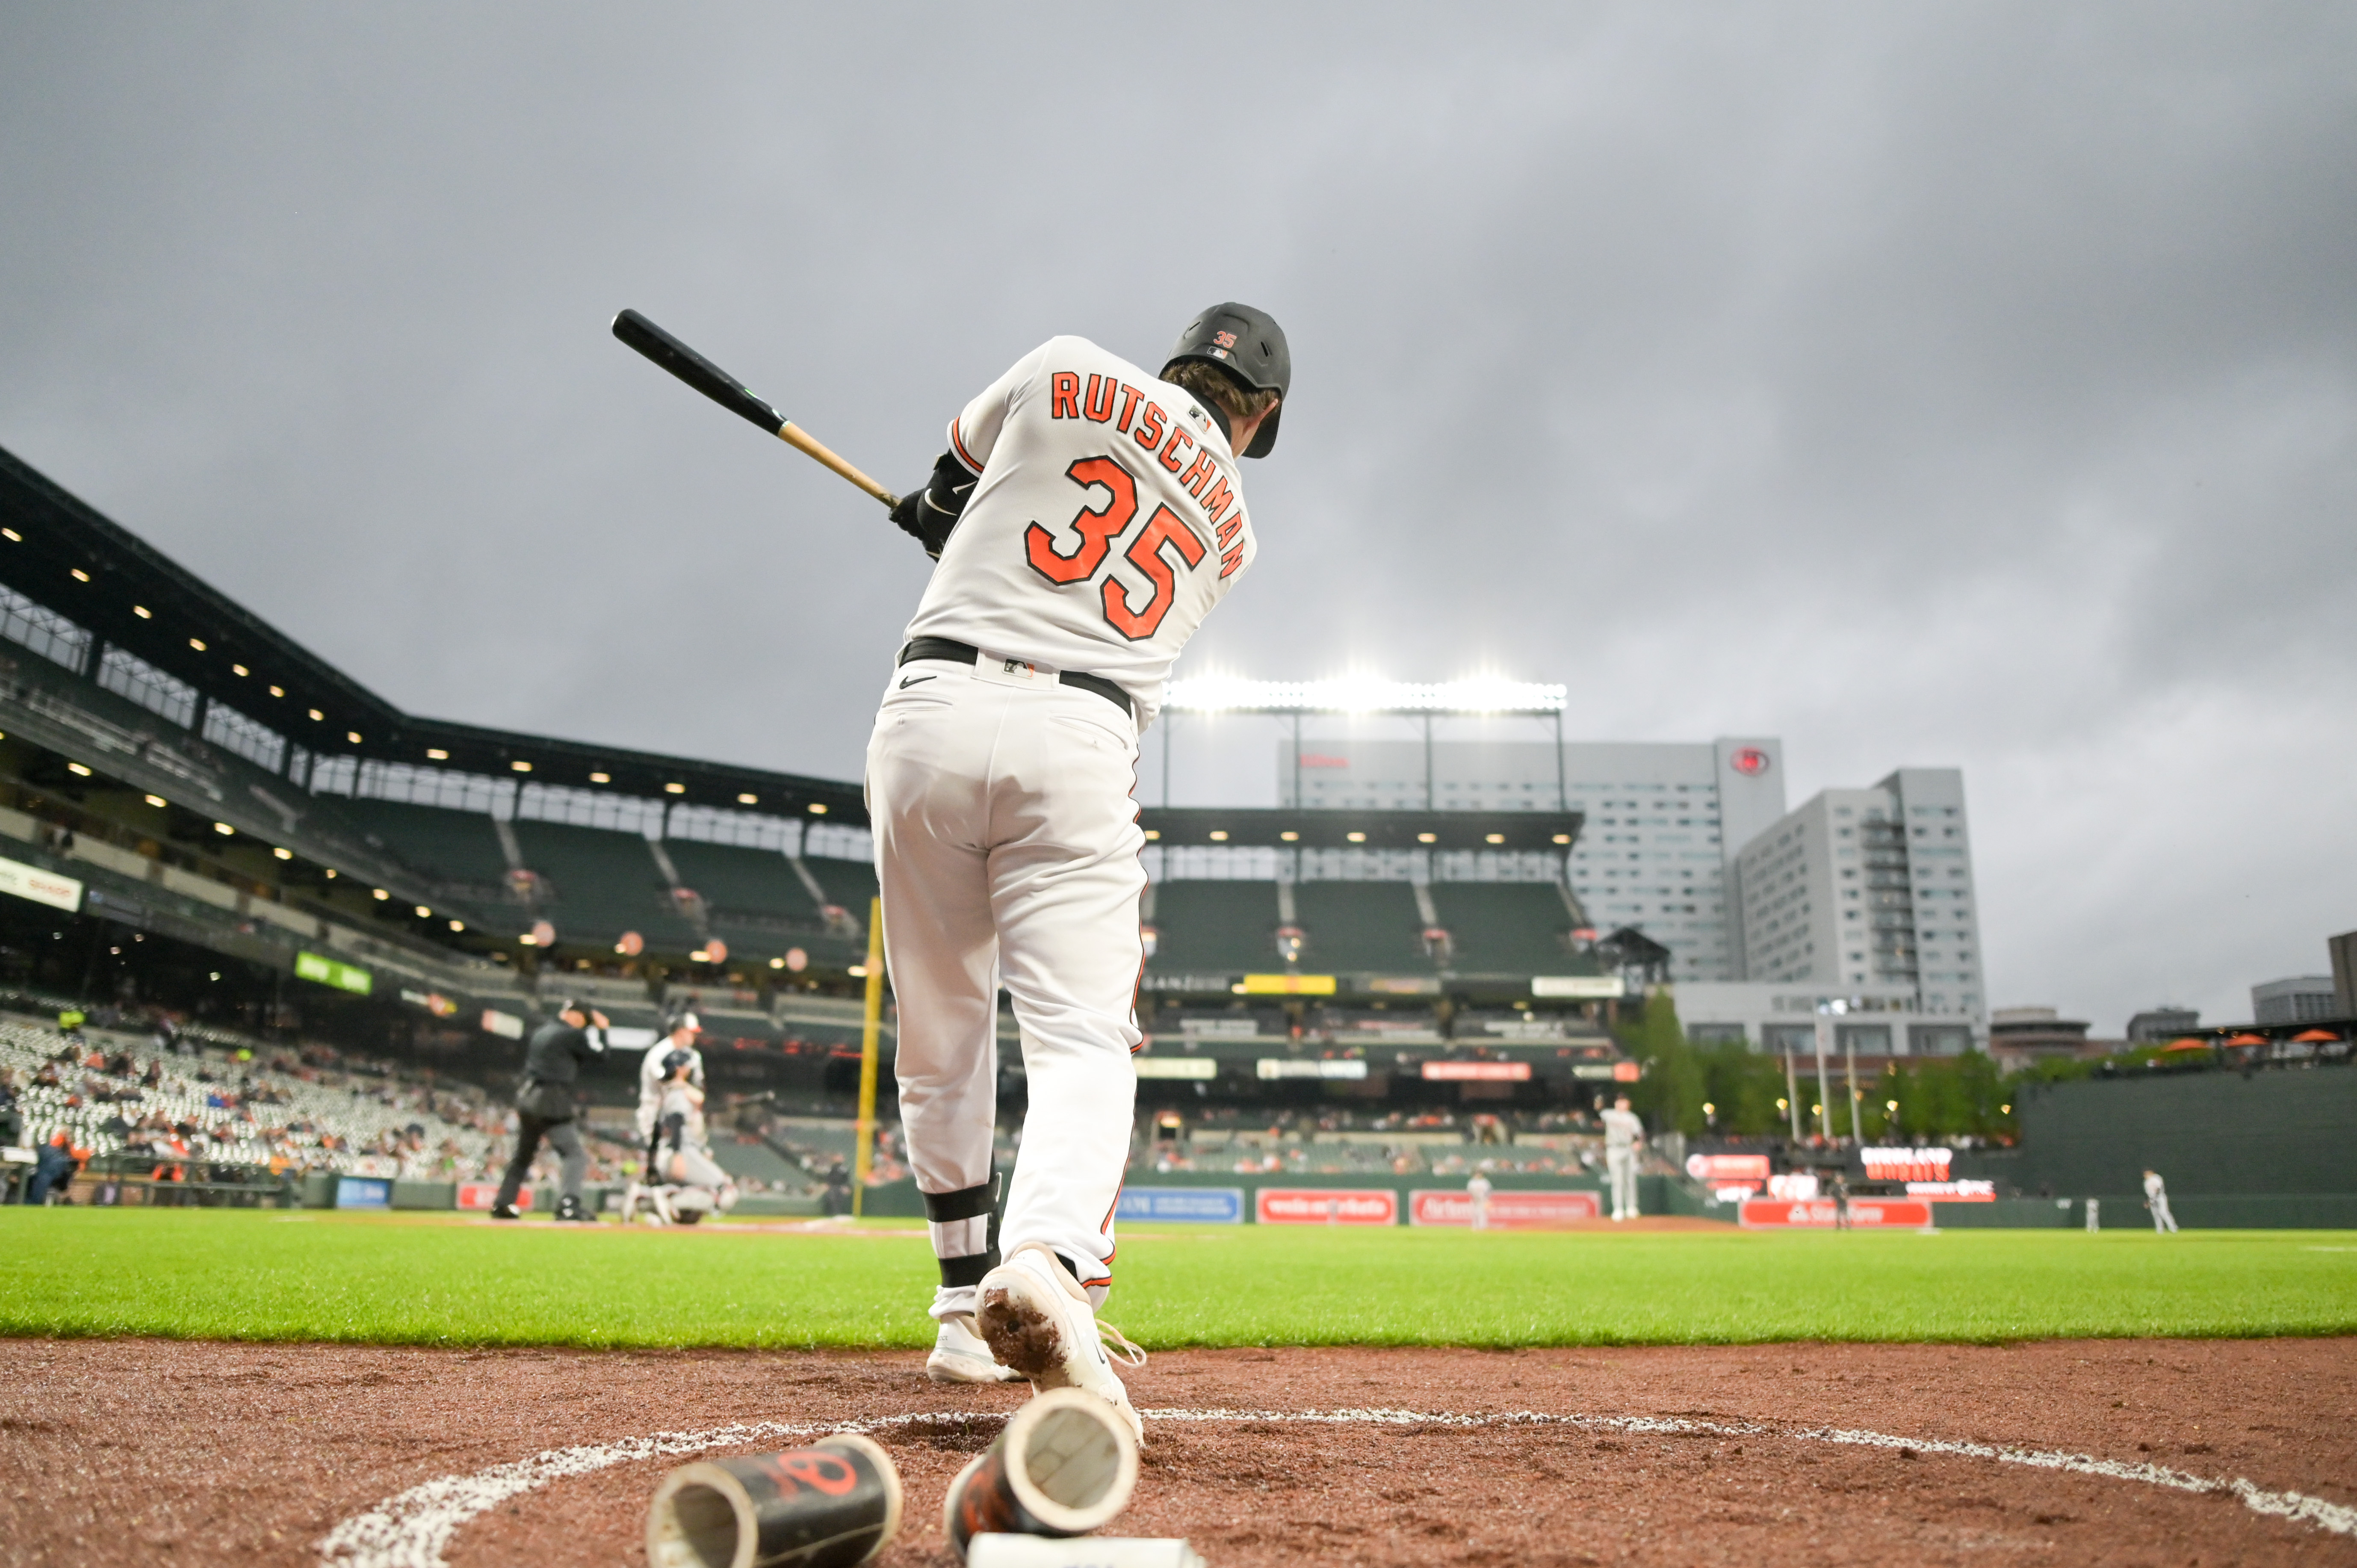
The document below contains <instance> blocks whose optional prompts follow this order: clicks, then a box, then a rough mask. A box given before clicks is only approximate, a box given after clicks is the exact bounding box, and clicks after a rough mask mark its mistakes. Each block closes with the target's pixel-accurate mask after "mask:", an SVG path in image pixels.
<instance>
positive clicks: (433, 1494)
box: [319, 1408, 2357, 1568]
mask: <svg viewBox="0 0 2357 1568" xmlns="http://www.w3.org/2000/svg"><path fill="white" fill-rule="evenodd" d="M1138 1413H1139V1414H1141V1415H1143V1416H1145V1417H1146V1418H1147V1419H1148V1420H1151V1421H1168V1422H1190V1423H1230V1424H1232V1423H1286V1424H1297V1425H1319V1426H1456V1427H1472V1426H1499V1427H1512V1426H1569V1427H1577V1428H1580V1429H1582V1430H1587V1431H1600V1432H1627V1433H1639V1434H1641V1433H1649V1432H1659V1433H1674V1434H1707V1435H1710V1436H1714V1437H1766V1438H1782V1439H1788V1440H1791V1441H1794V1442H1802V1443H1836V1444H1846V1445H1849V1446H1859V1447H1869V1448H1894V1449H1903V1450H1906V1451H1909V1452H1910V1453H1914V1454H1937V1455H1949V1456H1952V1457H1955V1458H1964V1459H1987V1460H1993V1461H1995V1462H1996V1463H1997V1464H2000V1465H2022V1466H2029V1467H2030V1468H2032V1469H2039V1470H2064V1471H2069V1472H2071V1473H2072V1474H2074V1475H2082V1476H2102V1477H2108V1478H2110V1479H2112V1480H2116V1481H2135V1482H2137V1483H2140V1484H2142V1485H2144V1486H2148V1487H2165V1488H2167V1489H2169V1490H2170V1491H2179V1492H2195V1493H2212V1492H2222V1493H2227V1494H2230V1495H2232V1496H2233V1497H2234V1498H2238V1499H2240V1500H2241V1502H2242V1504H2243V1506H2244V1508H2247V1509H2251V1510H2252V1511H2253V1512H2254V1513H2260V1514H2266V1515H2269V1516H2272V1517H2275V1518H2278V1519H2285V1520H2292V1521H2293V1522H2295V1523H2298V1524H2306V1525H2311V1526H2314V1527H2315V1528H2317V1529H2319V1530H2327V1531H2330V1533H2332V1534H2334V1535H2349V1536H2357V1508H2349V1507H2345V1506H2343V1505H2341V1504H2340V1503H2333V1502H2327V1501H2326V1500H2324V1499H2323V1498H2311V1497H2308V1496H2305V1495H2304V1494H2302V1493H2299V1492H2270V1491H2266V1490H2264V1489H2262V1488H2261V1487H2257V1486H2255V1485H2254V1484H2253V1483H2251V1482H2250V1481H2248V1480H2245V1479H2244V1478H2242V1477H2235V1478H2233V1480H2225V1479H2222V1478H2217V1477H2207V1476H2196V1475H2193V1474H2190V1472H2187V1471H2184V1470H2171V1469H2169V1468H2168V1467H2166V1466H2159V1465H2147V1464H2136V1465H2130V1464H2125V1463H2122V1462H2121V1461H2119V1460H2116V1459H2098V1458H2096V1457H2095V1456H2093V1455H2089V1454H2066V1453H2061V1452H2060V1451H2057V1450H2053V1449H2040V1448H2006V1447H2000V1446H1997V1445H1996V1444H1986V1443H1959V1442H1954V1441H1951V1440H1948V1439H1944V1438H1936V1437H1897V1436H1893V1435H1891V1434H1889V1433H1885V1432H1862V1431H1854V1430H1849V1429H1846V1428H1839V1427H1786V1426H1776V1425H1773V1424H1770V1423H1759V1422H1719V1421H1698V1420H1690V1419H1688V1418H1685V1417H1683V1416H1653V1415H1566V1414H1553V1413H1549V1412H1542V1411H1526V1410H1525V1411H1501V1412H1492V1413H1487V1414H1465V1413H1462V1412H1454V1411H1417V1410H1390V1409H1382V1408H1376V1409H1366V1410H1146V1411H1141V1412H1138ZM1005 1420H1006V1417H1005V1416H1003V1415H999V1414H996V1413H993V1412H972V1411H936V1412H927V1413H924V1414H919V1415H888V1416H879V1417H877V1418H876V1419H874V1420H871V1421H848V1422H826V1423H780V1422H770V1421H760V1422H746V1423H738V1424H737V1425H734V1426H719V1427H713V1428H711V1429H709V1430H706V1431H703V1432H658V1433H654V1434H651V1435H648V1436H644V1437H625V1438H621V1439H619V1440H618V1441H616V1442H612V1443H593V1444H582V1445H580V1446H577V1447H572V1448H551V1449H547V1450H544V1452H542V1453H539V1454H535V1455H532V1456H531V1457H530V1458H528V1459H518V1460H515V1461H513V1462H512V1463H510V1464H506V1465H494V1466H490V1468H489V1469H484V1470H478V1471H475V1472H474V1473H473V1474H471V1475H465V1476H444V1477H441V1478H439V1479H438V1480H432V1481H427V1482H425V1483H424V1484H423V1485H421V1486H415V1487H410V1488H409V1489H408V1490H407V1491H405V1492H402V1493H399V1494H397V1495H395V1496H393V1497H390V1498H385V1499H384V1501H382V1502H381V1503H379V1504H377V1505H376V1507H374V1508H372V1509H369V1510H368V1511H367V1512H366V1513H361V1514H355V1515H353V1516H352V1517H351V1518H350V1519H348V1520H344V1521H343V1522H342V1523H341V1524H339V1525H338V1526H336V1528H335V1529H334V1530H330V1531H328V1534H327V1535H326V1536H325V1537H323V1538H322V1539H321V1540H320V1541H319V1559H320V1561H321V1563H323V1564H327V1565H328V1568H447V1565H446V1564H445V1563H444V1562H443V1557H442V1553H443V1552H444V1551H445V1550H446V1549H447V1547H448V1546H449V1544H450V1541H451V1538H452V1537H453V1536H455V1535H456V1534H457V1532H458V1530H459V1528H460V1527H461V1526H463V1525H464V1524H466V1523H467V1521H468V1520H471V1519H473V1518H475V1517H476V1516H477V1515H479V1514H481V1513H484V1512H487V1511H489V1510H490V1509H493V1508H496V1507H497V1506H498V1505H500V1503H502V1502H505V1501H506V1500H507V1499H508V1498H512V1497H516V1496H518V1495H520V1494H522V1493H524V1492H528V1491H531V1490H533V1488H534V1487H541V1486H544V1485H546V1484H547V1483H548V1482H551V1481H558V1480H563V1479H565V1477H571V1476H585V1475H587V1474H589V1473H591V1472H592V1471H596V1470H603V1469H606V1468H607V1467H608V1466H614V1465H626V1464H629V1463H630V1462H631V1461H633V1460H638V1459H651V1458H655V1457H657V1456H659V1455H673V1454H676V1455H687V1454H700V1453H705V1452H707V1451H709V1450H711V1449H715V1448H733V1447H740V1446H743V1445H745V1444H751V1443H757V1442H760V1441H763V1440H766V1439H772V1438H795V1437H818V1436H822V1435H823V1434H827V1433H830V1432H866V1433H888V1432H890V1431H891V1430H892V1429H893V1428H895V1427H902V1426H912V1425H918V1424H932V1423H942V1424H966V1425H973V1426H978V1427H991V1426H996V1425H998V1424H1000V1423H1003V1422H1004V1421H1005Z"/></svg>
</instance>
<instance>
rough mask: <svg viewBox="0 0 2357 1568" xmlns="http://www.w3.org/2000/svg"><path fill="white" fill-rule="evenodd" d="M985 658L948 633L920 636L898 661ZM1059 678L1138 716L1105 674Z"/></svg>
mask: <svg viewBox="0 0 2357 1568" xmlns="http://www.w3.org/2000/svg"><path fill="white" fill-rule="evenodd" d="M981 658H982V650H981V649H979V648H976V647H975V646H974V644H973V643H971V642H953V641H952V640H951V639H948V638H946V637H920V638H918V639H915V640H914V641H912V642H910V643H909V646H908V647H906V648H903V649H902V650H900V657H899V659H898V660H895V662H896V663H899V664H906V663H908V662H909V660H911V659H947V660H952V661H953V662H955V663H959V664H973V663H975V662H977V661H979V660H981ZM1056 679H1057V680H1058V681H1060V682H1062V683H1063V684H1065V685H1067V686H1078V687H1079V688H1080V689H1081V690H1082V691H1083V692H1094V693H1096V694H1097V695H1098V696H1100V697H1103V699H1104V700H1105V701H1106V702H1108V703H1112V704H1113V705H1114V707H1117V708H1119V709H1120V710H1121V711H1122V712H1123V713H1125V714H1128V715H1129V716H1130V717H1131V718H1133V719H1135V717H1137V708H1136V706H1135V704H1133V703H1131V702H1130V700H1129V693H1127V692H1125V691H1123V690H1122V689H1121V687H1120V686H1118V685H1116V684H1115V683H1114V682H1111V681H1108V680H1106V679H1105V678H1104V677H1103V676H1102V675H1084V674H1082V672H1081V671H1078V670H1059V671H1056Z"/></svg>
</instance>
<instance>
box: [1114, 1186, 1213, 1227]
mask: <svg viewBox="0 0 2357 1568" xmlns="http://www.w3.org/2000/svg"><path fill="white" fill-rule="evenodd" d="M1114 1219H1116V1220H1135V1221H1138V1222H1140V1223H1151V1224H1157V1225H1241V1224H1243V1222H1244V1189H1243V1188H1242V1187H1123V1188H1122V1189H1121V1202H1120V1204H1119V1205H1118V1206H1117V1207H1116V1208H1114Z"/></svg>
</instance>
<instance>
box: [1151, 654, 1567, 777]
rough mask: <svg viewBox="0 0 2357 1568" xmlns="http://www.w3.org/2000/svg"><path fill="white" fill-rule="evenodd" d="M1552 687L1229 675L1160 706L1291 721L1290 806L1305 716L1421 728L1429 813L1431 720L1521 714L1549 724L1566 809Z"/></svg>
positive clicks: (1559, 702) (1559, 714)
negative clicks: (1397, 721)
mask: <svg viewBox="0 0 2357 1568" xmlns="http://www.w3.org/2000/svg"><path fill="white" fill-rule="evenodd" d="M1565 694H1566V688H1565V687H1564V686H1562V685H1561V684H1559V683H1552V682H1547V683H1543V682H1535V681H1508V680H1505V679H1503V678H1501V677H1498V676H1488V675H1483V676H1476V677H1474V678H1473V679H1471V680H1469V681H1421V682H1418V681H1384V680H1379V679H1377V678H1375V677H1373V676H1365V675H1348V676H1344V677H1343V678H1341V679H1340V680H1338V681H1247V680H1244V679H1243V678H1242V677H1240V676H1233V675H1193V676H1188V677H1186V678H1184V679H1181V680H1176V681H1173V682H1170V684H1169V687H1168V692H1167V693H1166V695H1165V697H1164V706H1165V707H1166V708H1167V709H1168V711H1169V712H1170V713H1171V714H1174V715H1175V714H1181V713H1189V714H1273V715H1276V716H1279V717H1285V718H1290V719H1291V720H1292V721H1293V800H1294V803H1295V804H1296V805H1298V804H1300V802H1301V719H1302V715H1303V714H1382V715H1392V716H1397V717H1402V718H1420V719H1422V720H1423V721H1424V805H1425V809H1426V811H1430V810H1432V809H1433V805H1434V791H1433V780H1432V721H1433V719H1434V717H1435V716H1436V715H1450V714H1462V715H1467V716H1471V715H1476V714H1521V715H1523V716H1526V717H1530V718H1544V719H1552V720H1553V721H1554V723H1555V797H1556V799H1555V804H1556V806H1557V807H1558V808H1559V809H1563V810H1568V809H1569V805H1570V797H1571V791H1570V788H1569V785H1568V783H1567V781H1566V778H1565V774H1564V758H1563V709H1564V702H1565ZM1162 803H1163V804H1164V805H1166V806H1167V805H1168V804H1169V803H1170V733H1169V731H1168V730H1165V731H1164V732H1163V737H1162Z"/></svg>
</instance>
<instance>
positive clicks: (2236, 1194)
mask: <svg viewBox="0 0 2357 1568" xmlns="http://www.w3.org/2000/svg"><path fill="white" fill-rule="evenodd" d="M2015 1111H2016V1118H2017V1120H2018V1122H2019V1123H2020V1127H2021V1142H2020V1145H2019V1146H2018V1148H2014V1149H2001V1150H1985V1151H1968V1152H1964V1153H1961V1154H1960V1155H1959V1156H1958V1159H1957V1166H1956V1174H1957V1175H1958V1176H1973V1177H1980V1178H1985V1179H1993V1180H1995V1181H1996V1183H1997V1184H1998V1190H2000V1191H2003V1190H2005V1189H2006V1188H2007V1187H2010V1188H2012V1189H2013V1190H2014V1191H2017V1192H2020V1193H2024V1194H2033V1193H2038V1192H2041V1191H2043V1192H2047V1193H2050V1194H2053V1195H2055V1196H2057V1197H2060V1196H2062V1195H2084V1194H2088V1193H2093V1194H2095V1195H2097V1196H2098V1197H2101V1198H2102V1199H2103V1200H2104V1205H2103V1206H2104V1216H2105V1218H2106V1219H2110V1218H2111V1217H2112V1216H2113V1215H2114V1214H2115V1213H2118V1212H2119V1211H2120V1210H2121V1209H2126V1210H2127V1211H2130V1212H2132V1213H2134V1214H2135V1215H2136V1216H2138V1217H2141V1216H2142V1214H2143V1212H2144V1211H2143V1208H2142V1204H2143V1202H2144V1193H2143V1187H2142V1182H2143V1173H2144V1171H2145V1169H2146V1167H2147V1166H2149V1167H2151V1168H2152V1169H2154V1170H2157V1171H2158V1172H2159V1173H2160V1175H2161V1177H2162V1179H2163V1180H2165V1181H2167V1182H2168V1184H2169V1204H2170V1207H2171V1208H2173V1209H2174V1211H2175V1212H2176V1215H2177V1218H2178V1219H2179V1222H2180V1223H2182V1224H2187V1225H2255V1224H2275V1223H2287V1224H2294V1225H2309V1224H2334V1225H2340V1224H2346V1223H2347V1222H2348V1221H2347V1219H2346V1218H2345V1216H2347V1215H2348V1214H2349V1213H2351V1212H2352V1205H2357V1145H2353V1144H2352V1137H2351V1133H2352V1131H2357V1069H2349V1068H2344V1067H2320V1068H2308V1069H2269V1070H2263V1071H2259V1072H2255V1073H2254V1074H2252V1075H2251V1076H2250V1077H2248V1078H2244V1077H2241V1076H2239V1075H2237V1074H2234V1073H2229V1072H2189V1073H2169V1074H2165V1075H2158V1074H2157V1075H2154V1076H2151V1077H2145V1078H2121V1079H2083V1080H2081V1081H2077V1082H2072V1083H2061V1084H2054V1085H2051V1086H2050V1087H2046V1088H2043V1089H2040V1090H2037V1091H2035V1092H2034V1093H2025V1094H2024V1096H2023V1098H2022V1100H2021V1101H2020V1102H2019V1103H2018V1105H2017V1106H2016V1107H2015ZM2131 1195H2132V1196H2131ZM2227 1198H2236V1199H2243V1200H2245V1201H2243V1202H2224V1201H2222V1200H2224V1199H2227ZM2309 1198H2312V1199H2319V1200H2323V1201H2320V1202H2316V1203H2307V1204H2303V1203H2300V1202H2298V1201H2297V1200H2298V1199H2309ZM2278 1212H2280V1213H2283V1214H2309V1213H2313V1214H2315V1215H2318V1216H2319V1217H2327V1218H2318V1219H2285V1220H2280V1221H2278V1220H2276V1219H2261V1218H2256V1217H2257V1216H2261V1215H2273V1214H2276V1213H2278ZM2197 1215H2200V1216H2202V1218H2201V1219H2196V1218H2195V1216H2197ZM2244 1216H2251V1217H2252V1218H2244ZM2123 1218H2125V1216H2123Z"/></svg>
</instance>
